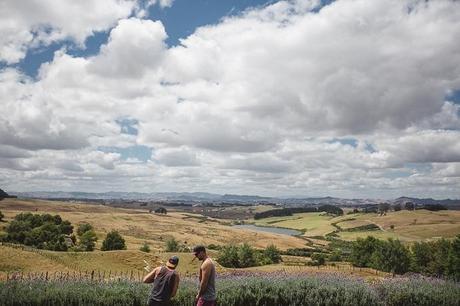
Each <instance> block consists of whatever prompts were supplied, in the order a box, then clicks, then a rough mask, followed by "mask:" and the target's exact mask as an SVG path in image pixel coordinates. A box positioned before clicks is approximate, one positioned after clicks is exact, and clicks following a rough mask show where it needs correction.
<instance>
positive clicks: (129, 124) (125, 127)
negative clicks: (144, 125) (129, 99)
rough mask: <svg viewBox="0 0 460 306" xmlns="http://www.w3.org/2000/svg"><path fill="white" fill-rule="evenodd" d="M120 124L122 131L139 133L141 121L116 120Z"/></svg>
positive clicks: (124, 132)
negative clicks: (138, 126)
mask: <svg viewBox="0 0 460 306" xmlns="http://www.w3.org/2000/svg"><path fill="white" fill-rule="evenodd" d="M115 122H116V123H117V124H118V125H119V126H120V133H122V134H128V135H137V134H138V130H137V125H138V124H139V121H138V120H137V119H119V120H116V121H115Z"/></svg>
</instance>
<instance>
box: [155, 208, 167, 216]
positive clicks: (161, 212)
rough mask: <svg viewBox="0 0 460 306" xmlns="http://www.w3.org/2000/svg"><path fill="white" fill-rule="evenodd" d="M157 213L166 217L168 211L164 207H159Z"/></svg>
mask: <svg viewBox="0 0 460 306" xmlns="http://www.w3.org/2000/svg"><path fill="white" fill-rule="evenodd" d="M155 213H156V214H164V215H166V214H167V213H168V211H167V210H166V208H164V207H158V208H157V209H155Z"/></svg>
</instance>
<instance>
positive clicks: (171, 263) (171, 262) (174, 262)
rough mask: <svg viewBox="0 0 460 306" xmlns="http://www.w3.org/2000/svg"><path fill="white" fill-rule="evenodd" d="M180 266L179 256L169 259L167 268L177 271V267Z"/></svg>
mask: <svg viewBox="0 0 460 306" xmlns="http://www.w3.org/2000/svg"><path fill="white" fill-rule="evenodd" d="M178 264H179V257H177V256H171V257H170V258H169V259H168V262H167V263H166V266H167V267H168V268H170V269H175V268H176V267H177V265H178Z"/></svg>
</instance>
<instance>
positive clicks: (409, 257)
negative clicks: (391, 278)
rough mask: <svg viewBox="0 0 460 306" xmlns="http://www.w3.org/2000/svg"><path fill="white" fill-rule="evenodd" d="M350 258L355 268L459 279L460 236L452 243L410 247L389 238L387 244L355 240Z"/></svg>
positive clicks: (446, 241)
mask: <svg viewBox="0 0 460 306" xmlns="http://www.w3.org/2000/svg"><path fill="white" fill-rule="evenodd" d="M350 259H351V262H352V264H353V265H354V266H357V267H369V268H374V269H377V270H381V271H385V272H391V273H395V274H404V273H406V272H416V273H422V274H424V275H429V276H436V277H446V278H452V279H455V280H460V235H457V237H456V238H455V239H453V240H452V241H449V240H446V239H440V240H436V241H429V242H415V243H414V244H413V245H411V246H410V247H408V246H405V245H403V244H402V243H401V242H400V241H399V240H393V239H391V238H390V239H388V240H387V241H383V240H379V239H376V238H374V237H371V236H369V237H367V238H365V239H363V238H358V239H357V241H356V242H354V244H353V247H352V251H351V256H350Z"/></svg>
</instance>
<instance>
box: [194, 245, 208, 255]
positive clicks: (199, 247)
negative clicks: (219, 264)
mask: <svg viewBox="0 0 460 306" xmlns="http://www.w3.org/2000/svg"><path fill="white" fill-rule="evenodd" d="M200 252H206V248H205V247H204V246H203V245H196V246H194V247H193V253H200Z"/></svg>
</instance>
